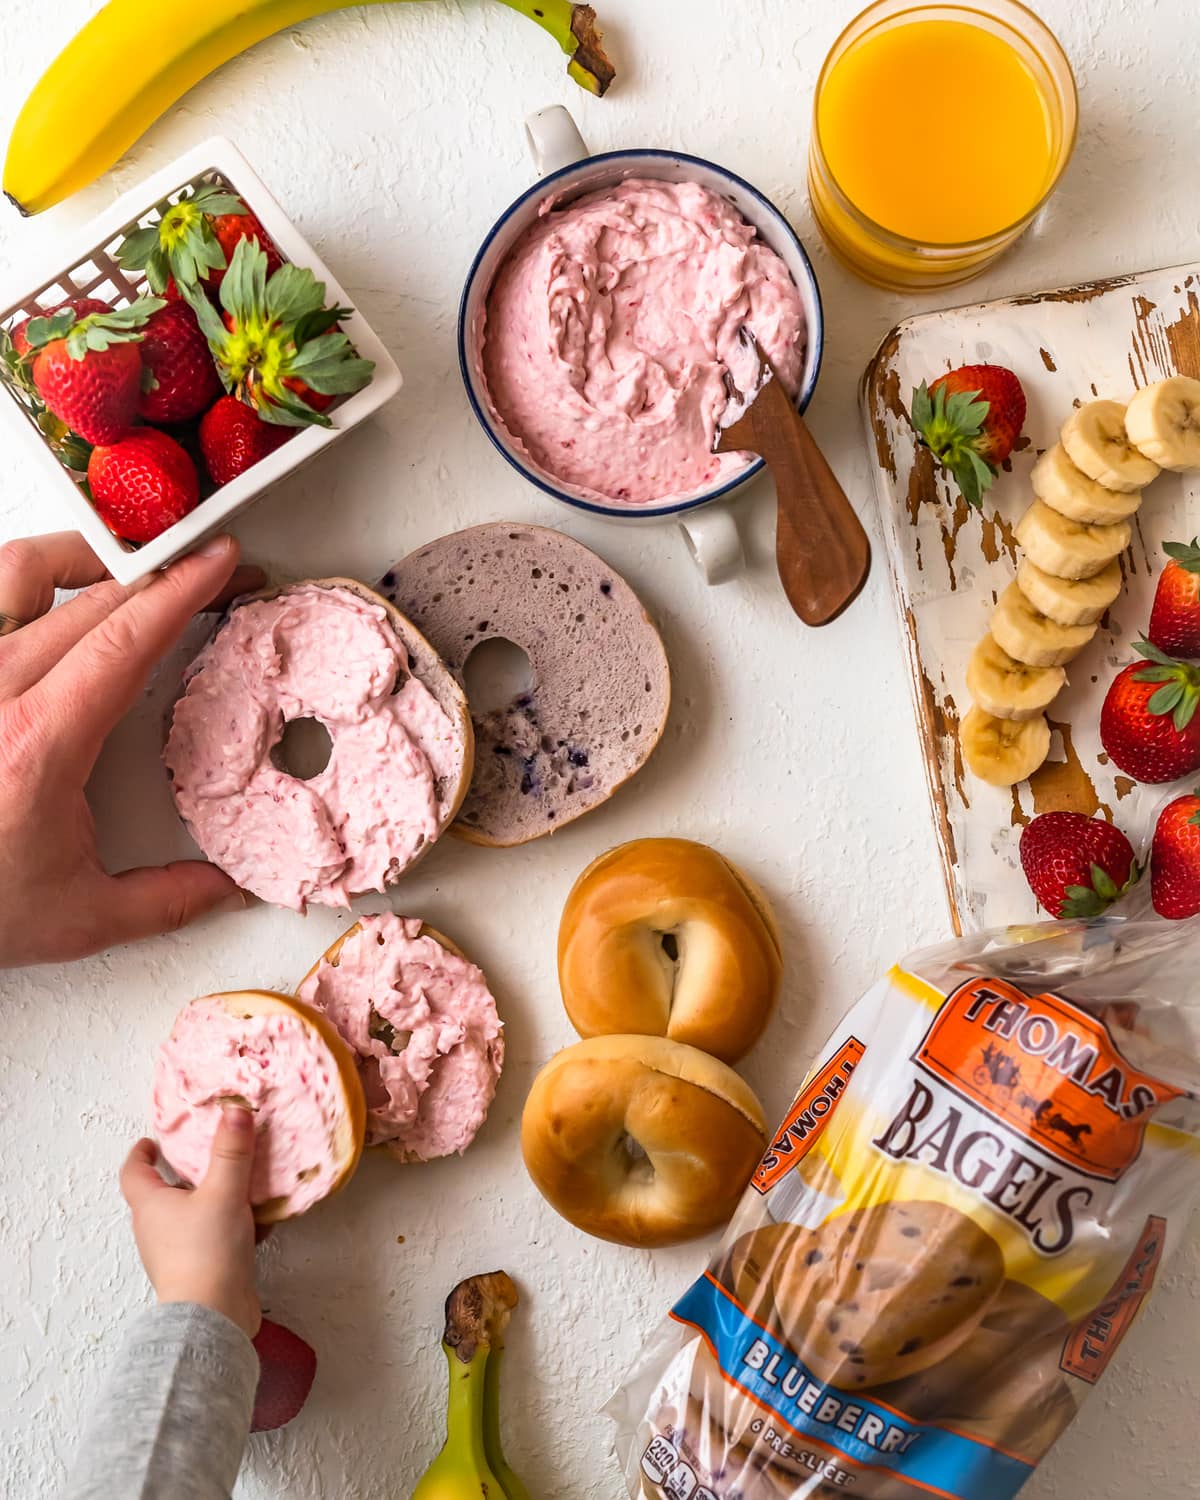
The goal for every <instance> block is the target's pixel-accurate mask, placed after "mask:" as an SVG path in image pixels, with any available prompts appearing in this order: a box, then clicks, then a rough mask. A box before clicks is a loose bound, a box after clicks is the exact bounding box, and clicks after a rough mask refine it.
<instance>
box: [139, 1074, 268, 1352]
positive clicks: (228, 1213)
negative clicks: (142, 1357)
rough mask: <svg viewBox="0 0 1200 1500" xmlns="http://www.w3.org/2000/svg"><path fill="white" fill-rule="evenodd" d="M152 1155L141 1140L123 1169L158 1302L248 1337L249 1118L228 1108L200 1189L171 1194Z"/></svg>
mask: <svg viewBox="0 0 1200 1500" xmlns="http://www.w3.org/2000/svg"><path fill="white" fill-rule="evenodd" d="M157 1160H158V1148H157V1147H156V1146H155V1144H154V1142H153V1141H150V1140H141V1141H139V1142H138V1143H137V1145H136V1146H135V1147H134V1148H133V1150H132V1151H131V1152H130V1153H129V1155H128V1157H127V1158H126V1160H125V1165H124V1166H123V1167H122V1168H121V1193H122V1195H123V1196H124V1199H125V1202H126V1203H128V1204H129V1207H130V1211H131V1212H132V1214H133V1237H134V1239H135V1240H136V1242H137V1247H138V1254H139V1255H140V1256H141V1258H142V1265H143V1266H145V1268H146V1275H147V1276H149V1278H150V1284H151V1285H152V1286H153V1288H154V1291H155V1293H156V1295H157V1297H158V1300H159V1301H160V1302H198V1303H199V1304H200V1305H201V1306H202V1307H211V1308H213V1309H215V1310H216V1311H217V1312H219V1313H224V1314H225V1316H226V1317H227V1318H229V1319H230V1320H231V1321H232V1322H234V1323H236V1324H237V1325H238V1327H239V1328H241V1329H243V1330H244V1332H245V1333H246V1336H247V1337H248V1338H253V1337H254V1335H255V1334H256V1333H257V1332H258V1326H259V1324H260V1323H261V1322H262V1310H261V1308H260V1307H259V1303H258V1292H257V1291H256V1289H255V1285H254V1239H255V1234H254V1214H253V1212H252V1211H251V1208H250V1172H251V1168H252V1167H253V1165H254V1116H253V1115H252V1114H251V1112H250V1111H249V1110H248V1109H243V1108H242V1107H241V1105H238V1104H226V1105H225V1106H224V1107H223V1109H222V1112H221V1123H220V1124H219V1125H218V1126H217V1133H216V1136H215V1137H214V1139H213V1148H212V1156H211V1158H210V1160H209V1166H208V1172H207V1173H206V1174H205V1178H204V1181H203V1182H202V1183H201V1184H200V1186H199V1187H197V1188H195V1189H193V1188H182V1187H171V1186H170V1185H169V1184H168V1183H166V1182H164V1180H163V1179H162V1177H161V1176H160V1175H159V1173H158V1169H157V1167H156V1166H155V1162H156V1161H157Z"/></svg>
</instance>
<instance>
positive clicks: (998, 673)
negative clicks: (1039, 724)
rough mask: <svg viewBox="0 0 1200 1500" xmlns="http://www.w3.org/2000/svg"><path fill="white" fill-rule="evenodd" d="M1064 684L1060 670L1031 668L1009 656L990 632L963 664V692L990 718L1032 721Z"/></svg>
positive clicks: (1065, 675) (1059, 668)
mask: <svg viewBox="0 0 1200 1500" xmlns="http://www.w3.org/2000/svg"><path fill="white" fill-rule="evenodd" d="M1066 681H1067V674H1066V673H1065V672H1064V671H1063V669H1062V668H1061V667H1031V666H1029V665H1028V664H1027V663H1026V662H1023V661H1017V659H1016V658H1015V657H1013V656H1009V654H1008V652H1007V651H1005V650H1004V648H1003V647H1002V646H999V645H997V643H996V639H995V637H994V636H993V635H991V634H990V633H989V634H988V635H985V636H984V638H983V640H981V641H980V643H979V644H978V646H976V647H975V649H974V651H972V652H971V660H970V661H969V662H968V663H967V692H968V693H970V695H971V697H972V698H973V699H974V700H975V702H976V703H977V704H978V705H979V707H980V708H981V709H982V710H983V711H984V713H987V714H991V715H992V717H993V718H994V719H1018V720H1019V719H1036V718H1037V716H1038V714H1040V713H1041V712H1042V710H1043V709H1044V708H1049V706H1050V705H1051V703H1053V702H1054V700H1055V698H1057V697H1058V695H1059V693H1060V692H1061V691H1062V689H1063V687H1064V686H1065V685H1066Z"/></svg>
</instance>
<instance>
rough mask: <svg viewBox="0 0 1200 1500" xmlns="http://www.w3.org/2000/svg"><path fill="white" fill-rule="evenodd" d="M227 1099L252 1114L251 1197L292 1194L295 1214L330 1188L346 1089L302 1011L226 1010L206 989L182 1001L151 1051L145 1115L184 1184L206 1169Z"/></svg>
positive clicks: (342, 1134)
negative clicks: (150, 1091) (149, 1108)
mask: <svg viewBox="0 0 1200 1500" xmlns="http://www.w3.org/2000/svg"><path fill="white" fill-rule="evenodd" d="M226 1099H240V1100H241V1101H242V1102H244V1103H245V1104H248V1105H249V1106H250V1108H251V1109H252V1110H253V1111H254V1115H255V1122H256V1127H257V1138H256V1142H255V1150H254V1170H253V1175H252V1176H251V1179H250V1200H251V1202H252V1203H254V1204H262V1203H266V1202H268V1201H269V1200H270V1199H273V1198H284V1197H288V1196H289V1195H290V1198H291V1204H292V1206H293V1208H294V1211H295V1212H296V1213H303V1212H304V1210H305V1209H307V1208H311V1207H312V1206H313V1204H314V1203H318V1202H320V1200H321V1199H322V1198H324V1197H326V1196H327V1195H328V1194H329V1193H330V1192H331V1191H332V1189H333V1188H334V1187H335V1186H336V1185H337V1182H338V1179H339V1177H340V1176H341V1174H342V1172H343V1170H344V1168H345V1161H344V1159H342V1160H339V1159H338V1153H337V1151H336V1150H335V1143H336V1142H338V1141H339V1140H340V1139H346V1138H348V1133H349V1123H348V1109H347V1101H346V1092H345V1088H344V1086H343V1084H342V1082H341V1078H340V1076H339V1074H338V1069H337V1063H336V1061H335V1059H334V1058H333V1057H332V1056H331V1054H330V1051H329V1048H328V1047H327V1046H326V1045H325V1043H324V1042H323V1041H322V1040H321V1037H320V1035H319V1034H318V1033H317V1031H316V1030H315V1029H314V1028H313V1026H311V1025H309V1024H307V1023H306V1022H305V1021H304V1020H303V1018H302V1017H301V1016H298V1015H296V1014H295V1013H289V1012H287V1011H285V1010H279V1011H270V1012H267V1013H266V1014H262V1015H251V1016H242V1015H238V1014H236V1013H235V1014H230V1012H229V1011H228V1010H227V1009H226V1007H225V1005H224V1004H222V1003H221V999H220V997H218V996H211V995H210V996H205V997H204V998H202V999H200V1000H193V1001H191V1002H190V1004H188V1005H186V1006H184V1008H183V1010H182V1011H180V1013H179V1015H178V1017H177V1018H176V1020H175V1025H174V1026H173V1027H172V1029H171V1035H170V1037H169V1038H168V1040H167V1041H166V1042H165V1043H164V1044H163V1046H162V1048H161V1049H160V1050H159V1054H158V1061H157V1063H156V1065H155V1069H154V1102H153V1119H154V1134H155V1135H156V1136H157V1138H158V1143H159V1147H160V1149H161V1151H162V1154H163V1156H164V1157H165V1158H166V1160H167V1161H168V1162H169V1163H170V1164H171V1166H172V1168H173V1169H174V1170H175V1171H176V1172H177V1173H178V1174H179V1176H180V1177H182V1178H183V1180H184V1181H185V1182H190V1183H193V1184H194V1183H198V1182H200V1181H201V1179H202V1178H203V1177H204V1174H205V1172H207V1170H208V1162H209V1157H210V1155H211V1154H212V1143H213V1136H214V1135H215V1134H216V1130H217V1126H218V1124H219V1123H220V1119H221V1105H222V1101H223V1100H226Z"/></svg>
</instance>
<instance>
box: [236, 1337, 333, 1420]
mask: <svg viewBox="0 0 1200 1500" xmlns="http://www.w3.org/2000/svg"><path fill="white" fill-rule="evenodd" d="M254 1348H255V1351H256V1353H257V1354H258V1366H259V1369H258V1389H257V1390H256V1391H255V1393H254V1415H253V1416H252V1417H251V1419H250V1431H251V1432H271V1431H272V1430H273V1429H274V1428H276V1427H282V1426H284V1424H285V1423H287V1422H290V1421H291V1420H292V1418H293V1417H294V1416H295V1415H296V1414H297V1413H298V1412H299V1410H300V1408H301V1407H302V1406H303V1405H304V1403H305V1402H306V1401H307V1400H308V1393H309V1391H311V1390H312V1383H313V1379H314V1378H315V1376H316V1373H317V1356H316V1354H315V1353H314V1352H313V1350H312V1349H311V1348H310V1347H309V1345H308V1344H306V1343H305V1342H304V1340H303V1339H302V1338H301V1337H300V1335H299V1334H296V1333H293V1332H292V1331H291V1329H290V1328H284V1327H283V1326H282V1325H281V1324H279V1323H272V1322H271V1320H270V1319H269V1318H264V1319H263V1320H262V1326H261V1327H260V1328H259V1330H258V1332H257V1333H256V1334H255V1335H254Z"/></svg>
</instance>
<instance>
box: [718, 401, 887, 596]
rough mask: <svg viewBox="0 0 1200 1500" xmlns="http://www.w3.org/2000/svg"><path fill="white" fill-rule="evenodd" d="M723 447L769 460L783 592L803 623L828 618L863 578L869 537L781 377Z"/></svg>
mask: <svg viewBox="0 0 1200 1500" xmlns="http://www.w3.org/2000/svg"><path fill="white" fill-rule="evenodd" d="M719 446H720V449H721V451H723V452H728V451H732V450H734V449H738V448H742V449H749V450H750V451H751V452H754V453H760V454H761V455H762V456H763V458H764V459H766V461H767V464H768V466H769V467H770V470H771V473H772V475H773V476H774V479H775V489H776V492H777V494H778V496H779V522H778V526H777V529H776V533H775V558H776V562H777V563H778V566H779V577H780V581H781V582H782V583H783V588H784V592H785V593H786V594H787V597H788V601H789V602H790V604H791V606H792V608H793V609H794V610H795V611H796V613H797V614H798V615H799V616H800V618H801V619H802V620H803V621H804V623H805V624H806V625H827V624H828V623H829V621H830V620H833V619H835V618H836V617H837V616H838V615H839V614H841V612H842V610H844V609H845V608H846V606H847V605H848V604H849V603H851V601H852V600H853V599H854V598H855V596H856V595H857V594H858V591H859V590H860V589H861V588H862V586H863V584H864V582H865V581H866V577H867V574H868V572H869V571H870V567H871V544H870V542H869V541H868V539H867V534H866V532H865V531H864V530H863V527H862V522H861V521H860V520H859V519H858V516H857V515H856V514H855V512H854V507H853V506H852V505H851V504H850V501H849V500H848V499H847V498H846V492H845V490H843V489H842V487H841V485H840V484H839V483H838V480H837V476H836V475H835V474H834V472H833V470H832V469H831V468H830V467H829V464H828V463H827V462H826V459H825V455H824V454H823V453H822V452H821V450H820V448H818V447H817V444H816V442H815V440H814V439H813V436H812V434H811V433H810V432H809V430H808V428H807V427H806V426H805V423H804V419H803V418H802V417H801V416H800V414H799V412H797V410H796V408H795V407H794V406H793V405H792V403H791V400H790V398H789V397H788V394H787V392H786V391H785V390H784V388H783V386H782V385H781V383H780V382H779V380H777V379H772V380H769V381H768V382H767V384H766V385H765V386H764V387H763V388H762V390H761V391H760V392H759V395H758V397H757V398H756V400H755V402H754V404H753V406H751V407H750V409H749V411H747V412H746V414H745V415H744V416H743V417H741V418H740V419H739V420H738V421H737V422H735V423H734V424H733V425H732V426H730V427H728V428H726V430H725V432H724V433H723V434H722V436H721V442H720V445H719Z"/></svg>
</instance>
